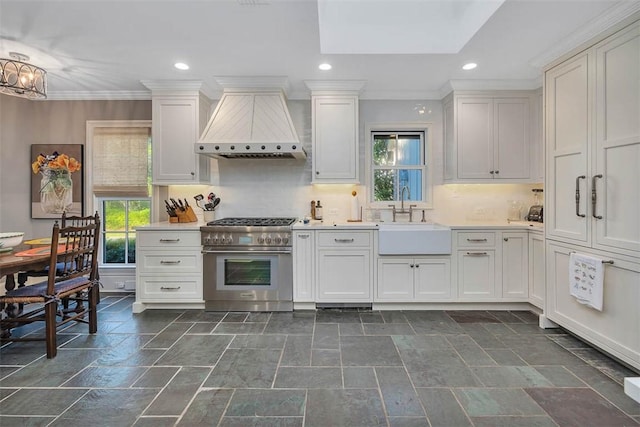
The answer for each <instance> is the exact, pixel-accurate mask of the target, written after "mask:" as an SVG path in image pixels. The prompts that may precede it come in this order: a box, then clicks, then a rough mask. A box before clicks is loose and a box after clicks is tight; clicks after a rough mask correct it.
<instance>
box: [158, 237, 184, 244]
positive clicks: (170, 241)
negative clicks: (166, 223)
mask: <svg viewBox="0 0 640 427" xmlns="http://www.w3.org/2000/svg"><path fill="white" fill-rule="evenodd" d="M179 241H180V239H179V238H178V239H160V243H177V242H179Z"/></svg>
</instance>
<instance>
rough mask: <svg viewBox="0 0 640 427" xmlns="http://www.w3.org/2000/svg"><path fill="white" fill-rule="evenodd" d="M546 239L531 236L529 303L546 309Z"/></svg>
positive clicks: (534, 235)
mask: <svg viewBox="0 0 640 427" xmlns="http://www.w3.org/2000/svg"><path fill="white" fill-rule="evenodd" d="M544 265H545V261H544V237H543V236H542V234H540V235H537V234H530V235H529V302H530V303H531V304H533V305H535V306H536V307H538V308H542V309H544V295H545V289H544V272H545V268H544Z"/></svg>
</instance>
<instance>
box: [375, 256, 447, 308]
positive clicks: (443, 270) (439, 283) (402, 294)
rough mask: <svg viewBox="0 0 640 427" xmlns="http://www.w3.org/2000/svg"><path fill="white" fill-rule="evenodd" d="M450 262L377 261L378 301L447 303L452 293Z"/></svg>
mask: <svg viewBox="0 0 640 427" xmlns="http://www.w3.org/2000/svg"><path fill="white" fill-rule="evenodd" d="M450 276H451V263H450V261H449V259H448V258H447V259H432V258H395V257H380V258H378V282H377V290H376V297H375V300H376V301H396V302H424V301H432V300H438V301H442V300H448V299H451V298H452V292H451V277H450Z"/></svg>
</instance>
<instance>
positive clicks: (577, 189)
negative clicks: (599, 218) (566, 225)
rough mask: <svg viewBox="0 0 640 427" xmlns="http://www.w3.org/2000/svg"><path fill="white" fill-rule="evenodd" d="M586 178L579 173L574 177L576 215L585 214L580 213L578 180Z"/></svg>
mask: <svg viewBox="0 0 640 427" xmlns="http://www.w3.org/2000/svg"><path fill="white" fill-rule="evenodd" d="M581 179H587V177H586V176H584V175H580V176H578V177H576V216H579V217H580V218H584V217H585V216H586V215H585V214H581V213H580V180H581Z"/></svg>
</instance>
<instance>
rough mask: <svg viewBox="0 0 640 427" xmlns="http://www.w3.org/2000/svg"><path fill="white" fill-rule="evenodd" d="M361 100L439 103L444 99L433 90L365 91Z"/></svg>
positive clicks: (361, 94) (361, 95)
mask: <svg viewBox="0 0 640 427" xmlns="http://www.w3.org/2000/svg"><path fill="white" fill-rule="evenodd" d="M359 98H360V99H364V100H370V101H373V100H380V101H382V100H391V101H403V100H409V101H416V100H419V101H428V100H430V101H434V100H437V101H439V100H440V99H441V98H442V97H441V96H440V92H439V91H433V90H365V91H363V92H362V93H360V96H359Z"/></svg>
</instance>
